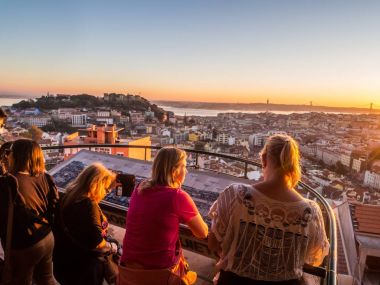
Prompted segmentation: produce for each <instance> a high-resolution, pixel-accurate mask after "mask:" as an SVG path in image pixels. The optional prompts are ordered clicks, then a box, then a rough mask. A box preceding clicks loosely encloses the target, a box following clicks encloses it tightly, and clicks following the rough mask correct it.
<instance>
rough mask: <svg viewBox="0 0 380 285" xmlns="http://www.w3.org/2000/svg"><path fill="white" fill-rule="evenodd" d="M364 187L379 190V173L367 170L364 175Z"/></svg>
mask: <svg viewBox="0 0 380 285" xmlns="http://www.w3.org/2000/svg"><path fill="white" fill-rule="evenodd" d="M364 185H365V186H368V187H372V188H375V189H380V173H376V172H371V171H369V170H367V171H366V172H365V174H364Z"/></svg>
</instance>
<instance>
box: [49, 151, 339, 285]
mask: <svg viewBox="0 0 380 285" xmlns="http://www.w3.org/2000/svg"><path fill="white" fill-rule="evenodd" d="M95 147H96V148H97V150H98V149H99V148H103V149H107V148H111V147H112V148H117V147H122V148H134V149H138V151H139V152H140V159H141V160H137V159H130V158H125V157H120V156H112V155H109V154H104V153H99V152H93V151H91V150H93V149H95ZM43 149H44V150H45V151H46V150H59V151H63V150H67V149H77V150H81V151H80V152H78V154H76V155H75V156H73V157H71V158H70V159H68V160H65V161H64V162H62V163H59V164H57V165H55V166H53V168H52V169H51V170H50V173H51V174H52V175H53V176H54V178H55V179H56V183H57V185H58V187H59V190H60V191H61V192H62V193H64V188H65V186H66V185H67V183H68V182H69V181H70V180H72V179H73V178H75V177H76V175H77V174H78V173H79V172H80V171H81V170H82V169H83V168H84V167H85V165H86V164H89V163H91V162H94V161H100V162H102V163H103V164H105V165H106V167H108V168H110V169H113V170H117V171H120V170H122V171H123V172H125V173H129V174H134V175H136V178H137V181H139V180H141V179H143V178H146V177H148V176H149V174H150V167H151V161H147V157H149V158H150V157H151V156H150V154H151V152H154V151H157V150H158V149H160V147H153V146H131V145H110V144H104V145H93V144H91V145H80V146H78V145H70V146H52V147H44V148H43ZM184 150H185V151H186V152H187V153H188V157H189V160H190V161H191V163H190V164H189V166H188V168H189V173H188V176H187V178H186V180H185V183H184V185H183V188H184V190H185V191H187V192H189V194H190V195H191V196H192V198H193V199H194V200H195V202H196V204H197V206H198V208H199V210H200V213H201V215H202V216H204V218H205V220H206V222H207V223H210V221H209V219H208V218H207V217H206V215H207V210H208V208H209V206H210V204H209V203H211V202H213V201H214V200H215V199H216V198H217V196H218V192H220V191H221V190H223V189H224V187H226V186H227V185H229V184H231V183H233V182H246V179H248V177H249V176H250V174H251V173H252V171H255V170H259V169H260V168H261V165H260V164H259V163H257V162H254V161H251V160H246V159H242V158H239V157H234V156H230V155H225V154H219V153H210V152H205V151H197V150H193V149H184ZM153 156H154V155H153V154H152V157H153ZM212 160H214V161H222V162H223V163H224V164H225V165H234V166H235V167H234V168H233V169H231V170H230V171H229V172H230V173H233V174H234V175H230V174H226V173H222V172H221V171H220V170H219V171H215V170H212V169H210V168H209V166H210V165H211V164H210V163H206V162H207V161H212ZM297 190H298V191H299V192H300V193H301V194H303V195H304V196H305V197H307V198H309V199H314V200H315V201H317V202H318V204H319V205H320V207H321V209H322V213H323V217H324V222H325V227H326V234H327V237H328V239H329V242H330V253H329V255H328V256H327V257H326V258H325V260H324V262H323V264H322V265H321V266H320V267H313V266H310V265H306V264H305V266H304V272H307V273H309V274H311V275H314V276H318V277H320V280H321V284H325V285H335V284H337V271H336V268H337V233H336V231H337V230H336V221H335V216H334V213H333V210H332V208H331V207H330V205H329V204H328V202H327V201H326V200H325V199H324V198H323V197H322V196H321V195H320V194H319V193H318V192H316V191H315V190H314V189H312V188H311V187H310V186H308V185H306V184H305V183H303V182H300V183H299V184H298V185H297ZM128 206H129V199H128V198H127V197H120V196H118V195H117V193H115V192H111V193H110V194H109V195H107V196H106V197H105V199H104V200H103V201H102V202H101V208H102V209H103V211H104V213H105V214H106V215H107V216H108V219H109V222H110V223H111V224H113V225H115V226H119V227H124V226H125V216H126V213H127V211H128ZM180 236H181V242H182V246H183V247H184V248H185V249H186V250H188V251H190V252H191V255H192V256H193V257H197V256H205V257H208V258H214V256H213V255H212V253H211V252H210V251H209V250H208V247H207V240H199V239H196V238H194V237H193V236H192V234H191V233H190V230H189V229H188V228H187V227H186V226H185V225H181V227H180ZM212 271H213V268H211V266H210V273H211V272H212ZM198 273H199V272H198ZM198 275H200V277H201V278H202V279H203V281H204V282H203V283H202V284H212V280H211V279H210V276H211V275H212V274H208V276H205V275H204V274H198Z"/></svg>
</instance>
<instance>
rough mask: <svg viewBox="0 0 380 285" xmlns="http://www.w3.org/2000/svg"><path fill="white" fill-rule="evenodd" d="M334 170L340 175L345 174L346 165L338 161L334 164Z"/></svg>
mask: <svg viewBox="0 0 380 285" xmlns="http://www.w3.org/2000/svg"><path fill="white" fill-rule="evenodd" d="M335 171H336V173H338V174H341V175H346V174H347V172H348V171H347V169H346V167H345V166H344V165H343V164H342V163H341V162H340V161H338V162H337V163H336V164H335Z"/></svg>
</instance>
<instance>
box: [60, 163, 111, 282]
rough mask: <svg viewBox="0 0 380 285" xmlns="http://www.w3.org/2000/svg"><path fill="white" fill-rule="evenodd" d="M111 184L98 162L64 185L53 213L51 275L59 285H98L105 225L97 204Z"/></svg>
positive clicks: (102, 278) (106, 172)
mask: <svg viewBox="0 0 380 285" xmlns="http://www.w3.org/2000/svg"><path fill="white" fill-rule="evenodd" d="M114 182H115V174H114V173H112V172H111V171H109V170H108V169H107V168H105V167H104V166H103V165H102V164H100V163H94V164H91V165H90V166H88V167H86V168H85V169H84V170H83V171H82V172H81V173H80V174H79V176H78V177H77V178H76V179H75V180H74V181H73V182H72V183H71V184H70V185H69V186H68V188H67V189H66V194H65V196H64V197H63V199H62V200H61V203H60V205H59V209H57V210H58V211H57V214H56V224H55V227H54V234H55V239H56V243H55V248H54V254H53V262H54V275H55V277H56V278H57V280H58V282H59V283H60V284H61V285H76V284H78V285H79V284H80V285H86V284H88V285H98V284H99V285H101V284H102V283H103V281H104V264H103V262H102V260H101V258H100V257H101V256H102V254H103V253H104V251H106V250H108V245H107V242H106V240H105V237H106V235H107V228H108V223H107V219H106V217H105V216H104V215H103V213H102V211H101V209H100V207H99V205H98V203H99V202H100V201H101V200H102V199H103V198H104V197H105V195H106V194H107V193H108V190H109V189H110V188H111V185H113V183H114Z"/></svg>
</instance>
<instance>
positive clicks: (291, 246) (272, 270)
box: [209, 184, 329, 281]
mask: <svg viewBox="0 0 380 285" xmlns="http://www.w3.org/2000/svg"><path fill="white" fill-rule="evenodd" d="M209 216H210V218H211V219H212V225H211V231H212V232H213V233H214V234H215V236H216V238H217V240H218V241H219V242H220V243H221V249H222V252H221V256H220V260H219V261H218V263H217V268H218V269H223V270H225V271H231V272H234V273H236V274H238V275H239V276H244V277H248V278H251V279H254V280H264V281H283V280H290V279H299V278H300V277H301V276H302V274H303V272H302V267H303V264H304V263H308V264H310V265H319V264H321V263H322V261H323V258H324V257H325V256H326V255H327V254H328V248H329V243H328V240H327V237H326V233H325V230H324V222H323V217H322V213H321V210H320V208H319V206H318V205H317V203H316V202H314V201H311V200H308V199H303V200H300V201H296V202H282V201H278V200H274V199H272V198H269V197H267V196H265V195H264V194H263V193H261V192H259V191H258V190H256V189H255V188H254V187H253V186H251V185H245V184H232V185H231V186H229V187H227V188H226V189H225V190H224V191H223V192H222V193H221V194H220V195H219V197H218V199H217V200H216V201H215V202H214V204H213V205H212V206H211V209H210V211H209Z"/></svg>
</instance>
